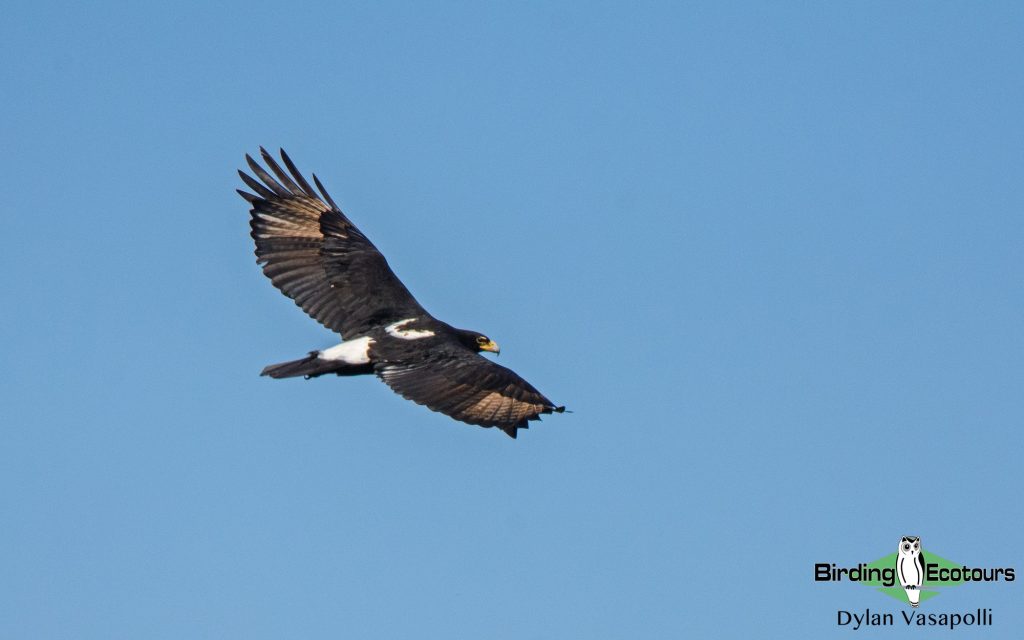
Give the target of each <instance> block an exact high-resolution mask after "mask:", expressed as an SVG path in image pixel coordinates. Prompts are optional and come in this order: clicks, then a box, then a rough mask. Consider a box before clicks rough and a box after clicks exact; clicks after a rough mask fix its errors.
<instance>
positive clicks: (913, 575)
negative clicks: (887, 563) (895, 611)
mask: <svg viewBox="0 0 1024 640" xmlns="http://www.w3.org/2000/svg"><path fill="white" fill-rule="evenodd" d="M896 573H897V574H898V575H899V577H900V585H902V586H903V588H904V589H905V590H906V592H907V599H908V600H910V606H912V607H917V605H919V604H921V583H922V582H924V554H923V553H921V538H919V537H917V536H903V538H902V539H901V540H900V550H899V554H898V555H897V556H896Z"/></svg>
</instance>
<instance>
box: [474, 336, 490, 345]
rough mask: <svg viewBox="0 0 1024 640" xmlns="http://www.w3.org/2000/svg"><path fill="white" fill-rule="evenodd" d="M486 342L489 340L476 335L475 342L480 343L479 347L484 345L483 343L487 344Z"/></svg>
mask: <svg viewBox="0 0 1024 640" xmlns="http://www.w3.org/2000/svg"><path fill="white" fill-rule="evenodd" d="M488 342H490V340H488V339H487V338H486V337H485V336H477V337H476V343H477V344H478V345H480V346H481V347H482V346H484V345H485V344H487V343H488Z"/></svg>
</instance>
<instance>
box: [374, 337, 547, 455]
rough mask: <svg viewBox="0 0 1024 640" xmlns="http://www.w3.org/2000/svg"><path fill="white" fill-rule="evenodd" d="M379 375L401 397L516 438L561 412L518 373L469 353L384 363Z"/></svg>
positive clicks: (452, 353)
mask: <svg viewBox="0 0 1024 640" xmlns="http://www.w3.org/2000/svg"><path fill="white" fill-rule="evenodd" d="M376 372H377V376H378V377H379V378H380V379H381V380H383V381H384V382H385V383H387V385H388V386H389V387H391V388H392V389H393V390H394V391H395V392H396V393H398V394H399V395H401V396H402V397H404V398H406V399H408V400H412V401H413V402H415V403H417V404H422V405H425V406H427V407H428V408H430V409H433V410H434V411H439V412H441V413H443V414H445V415H447V416H451V417H452V418H455V419H456V420H461V421H462V422H468V423H469V424H475V425H480V426H482V427H498V428H499V429H501V430H502V431H504V432H505V433H507V434H508V435H510V436H512V437H513V438H515V437H516V430H517V429H526V428H527V427H528V426H529V424H528V423H529V421H530V420H539V419H540V418H539V416H540V415H541V414H544V413H552V412H554V413H561V412H563V411H565V407H556V406H555V405H554V404H553V403H552V402H551V401H550V400H548V399H547V398H545V397H544V396H543V395H542V394H541V393H540V392H539V391H537V390H536V389H534V388H533V386H532V385H531V384H530V383H529V382H527V381H526V380H523V379H522V378H520V377H519V376H518V375H517V374H516V373H515V372H514V371H512V370H510V369H506V368H505V367H503V366H501V365H499V364H496V363H494V362H491V361H490V360H488V359H487V358H484V357H482V356H480V355H478V354H476V353H472V352H470V351H466V350H458V351H454V350H444V351H440V352H431V353H428V354H425V355H424V357H423V358H422V359H420V360H415V361H404V362H388V361H384V362H382V363H380V364H378V365H377V366H376Z"/></svg>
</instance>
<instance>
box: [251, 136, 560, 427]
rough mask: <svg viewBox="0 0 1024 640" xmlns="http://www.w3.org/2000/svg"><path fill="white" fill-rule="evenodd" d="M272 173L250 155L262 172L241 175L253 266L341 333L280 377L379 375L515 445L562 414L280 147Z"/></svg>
mask: <svg viewBox="0 0 1024 640" xmlns="http://www.w3.org/2000/svg"><path fill="white" fill-rule="evenodd" d="M260 153H261V156H262V159H263V162H264V163H265V164H266V166H267V167H268V168H269V169H270V171H271V172H272V173H273V175H271V174H270V173H268V172H267V171H266V170H265V169H264V168H263V167H261V166H260V165H259V164H258V163H257V162H256V161H255V160H253V159H252V158H251V157H249V156H248V155H247V156H246V161H247V162H248V165H249V168H250V169H251V170H252V172H253V173H254V174H255V175H256V178H259V179H258V180H257V179H256V178H253V177H251V176H249V175H247V174H246V173H244V172H242V171H239V172H238V173H239V175H240V176H241V178H242V181H243V182H245V184H246V186H248V187H249V188H250V189H251V190H252V193H250V192H247V191H242V190H239V191H238V193H239V194H240V195H241V196H242V197H243V198H245V199H246V200H247V201H248V202H249V203H250V204H251V206H252V209H251V210H250V214H251V216H252V220H251V222H250V226H251V228H252V234H251V235H252V238H253V240H254V241H255V243H256V257H257V262H258V263H259V264H260V265H262V267H263V273H264V274H266V275H267V277H268V278H270V280H271V282H272V283H273V284H274V286H275V287H277V288H278V289H280V290H281V292H282V293H284V294H285V295H286V296H288V297H289V298H291V299H292V300H294V301H295V303H296V304H297V305H298V306H299V307H301V308H302V310H303V311H305V312H306V313H307V314H309V315H310V316H311V317H312V318H314V319H315V320H317V321H318V322H320V323H321V324H323V325H324V326H325V327H327V328H329V329H331V330H333V331H335V332H337V333H338V334H340V335H341V336H342V337H343V339H344V342H343V343H342V344H340V345H338V346H336V347H332V348H330V349H324V350H320V351H313V352H310V354H309V355H307V356H306V357H304V358H300V359H298V360H293V361H291V362H284V363H281V364H277V365H271V366H269V367H267V368H265V369H264V370H263V375H269V376H271V377H274V378H287V377H296V376H305V377H307V378H311V377H317V376H321V375H324V374H326V373H334V374H337V375H360V374H370V373H373V374H375V375H377V377H379V378H380V379H381V380H383V381H384V382H385V383H386V384H387V385H388V386H390V387H391V388H392V389H393V390H395V391H396V392H397V393H399V394H400V395H402V396H403V397H405V398H407V399H409V400H412V401H413V402H416V403H418V404H422V405H425V406H427V407H428V408H430V409H433V410H434V411H439V412H441V413H444V414H445V415H448V416H451V417H452V418H455V419H456V420H460V421H462V422H467V423H469V424H474V425H479V426H482V427H498V428H500V429H501V430H503V431H504V432H505V433H507V434H508V435H510V436H512V437H513V438H514V437H516V431H517V430H518V429H525V428H527V427H528V426H529V422H530V421H533V420H538V419H539V417H540V416H541V415H543V414H546V413H553V412H556V413H561V412H562V411H564V410H565V408H564V407H561V406H555V405H554V404H553V403H552V402H551V401H550V400H548V399H547V398H546V397H544V396H543V395H542V394H541V393H540V392H539V391H537V390H536V389H535V388H534V387H533V386H532V385H530V383H528V382H526V381H525V380H523V379H522V378H521V377H519V376H518V375H516V373H515V372H513V371H511V370H509V369H507V368H505V367H502V366H501V365H498V364H496V363H494V362H492V361H490V360H488V359H486V358H484V357H483V356H481V355H480V353H479V352H481V351H494V352H497V351H498V347H497V345H496V344H495V343H494V342H493V341H492V340H490V338H487V337H486V336H484V335H482V334H480V333H477V332H473V331H466V330H462V329H456V328H454V327H452V326H451V325H448V324H447V323H444V322H442V321H440V320H438V319H436V318H434V317H433V316H431V315H430V314H429V313H428V312H427V311H426V310H425V309H424V308H423V307H422V306H421V305H420V304H419V302H417V301H416V299H415V298H414V297H413V296H412V294H411V293H409V290H408V289H406V287H405V285H404V284H402V282H401V281H400V280H399V279H398V277H397V276H396V275H395V274H394V272H393V271H392V270H391V268H390V267H389V266H388V263H387V260H385V258H384V256H383V255H382V254H381V253H380V252H379V251H378V250H377V248H376V247H375V246H373V243H372V242H370V240H369V239H368V238H367V237H366V236H365V235H363V233H362V232H361V231H359V229H358V228H356V226H355V225H354V224H352V221H351V220H349V219H348V218H347V217H346V216H345V214H344V213H342V211H341V209H340V208H339V207H338V206H337V204H335V203H334V201H333V200H332V199H331V197H330V196H329V195H328V194H327V191H326V190H325V189H324V187H323V185H322V184H321V183H320V181H319V180H318V179H317V178H316V176H315V175H314V176H313V182H314V183H315V184H316V187H317V190H316V191H315V190H314V189H313V188H312V187H311V186H310V184H309V183H308V182H307V181H306V180H305V178H303V177H302V174H301V173H300V172H299V170H298V169H297V168H296V167H295V165H294V164H293V163H292V161H291V159H290V158H289V157H288V155H287V154H286V153H285V152H284V151H283V150H282V151H281V160H282V161H283V162H284V165H285V167H286V168H287V172H286V171H285V170H284V169H282V168H281V166H280V165H278V164H277V162H276V161H275V160H274V159H273V157H271V156H270V154H268V153H267V152H266V150H264V149H262V148H261V149H260Z"/></svg>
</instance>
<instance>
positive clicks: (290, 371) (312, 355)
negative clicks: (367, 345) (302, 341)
mask: <svg viewBox="0 0 1024 640" xmlns="http://www.w3.org/2000/svg"><path fill="white" fill-rule="evenodd" d="M319 355H320V352H319V351H310V352H309V355H307V356H306V357H305V358H299V359H298V360H290V361H288V362H280V363H278V364H271V365H267V366H266V367H264V368H263V371H261V372H260V375H261V376H270V377H271V378H297V377H299V376H302V377H304V378H315V377H317V376H322V375H324V374H325V373H336V374H338V375H339V376H345V375H358V374H361V373H373V367H371V366H369V365H366V366H362V365H351V364H348V363H345V362H341V361H338V360H326V359H323V358H320V357H318V356H319Z"/></svg>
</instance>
